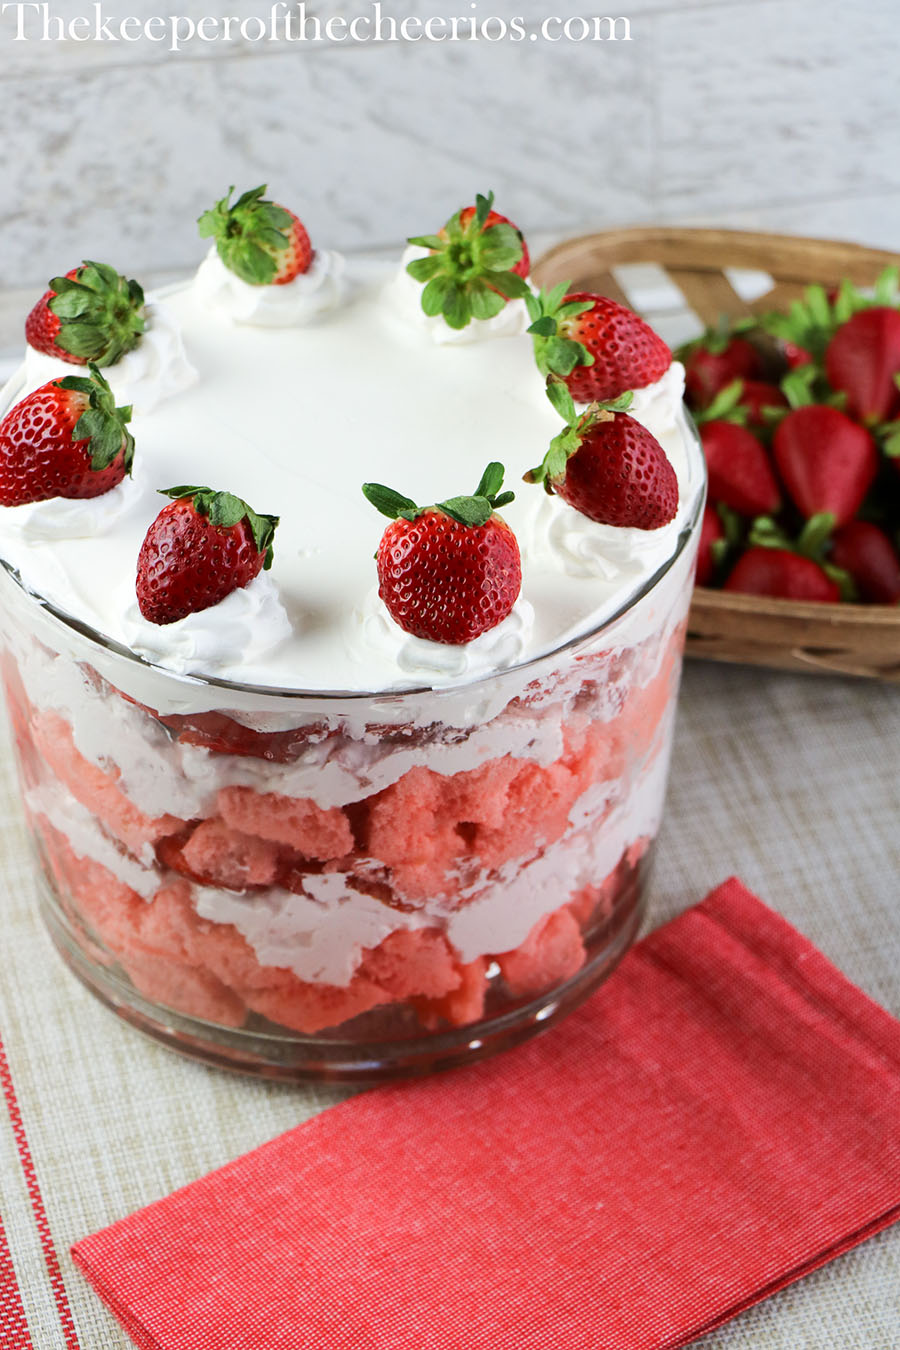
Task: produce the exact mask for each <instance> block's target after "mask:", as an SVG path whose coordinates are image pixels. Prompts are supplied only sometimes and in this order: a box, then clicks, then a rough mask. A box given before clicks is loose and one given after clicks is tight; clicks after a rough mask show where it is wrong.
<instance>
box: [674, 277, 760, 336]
mask: <svg viewBox="0 0 900 1350" xmlns="http://www.w3.org/2000/svg"><path fill="white" fill-rule="evenodd" d="M669 276H670V277H671V278H672V280H673V281H674V283H675V285H676V286H677V287H678V289H679V290H680V291H681V293H682V295H683V296H684V298H685V300H686V301H687V303H688V305H689V306H690V308H691V309H692V310H693V311H694V313H695V314H697V315H698V316H699V317H700V318H701V319H702V320H703V324H704V326H705V327H706V328H715V327H716V325H717V324H718V322H719V320H720V319H721V317H722V315H726V316H727V317H729V318H739V317H740V316H741V315H749V314H751V313H752V310H751V309H750V306H749V305H748V304H746V302H745V301H743V300H742V299H741V298H740V296H739V295H738V294H737V292H736V291H735V289H734V287H733V286H732V285H731V282H730V281H729V280H728V278H727V277H726V276H725V274H724V272H689V271H688V270H687V269H686V268H684V267H670V268H669Z"/></svg>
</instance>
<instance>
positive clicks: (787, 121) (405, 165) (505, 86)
mask: <svg viewBox="0 0 900 1350" xmlns="http://www.w3.org/2000/svg"><path fill="white" fill-rule="evenodd" d="M384 3H385V9H386V10H388V11H390V12H393V13H394V14H397V15H403V14H409V13H417V14H420V15H423V16H424V15H428V14H443V15H449V14H453V13H457V14H465V13H468V12H469V2H468V0H461V2H460V3H457V0H406V3H404V2H403V0H384ZM90 8H91V6H90V5H89V4H88V3H87V0H57V3H56V5H55V6H54V10H55V11H56V12H58V13H66V14H68V15H71V14H73V13H79V12H88V11H89V10H90ZM309 8H310V10H311V11H312V10H313V9H315V10H317V11H318V12H320V13H326V14H327V13H344V14H352V13H354V12H359V11H364V10H366V9H367V6H366V5H364V4H362V3H361V0H345V2H344V3H342V0H320V3H318V4H313V3H310V5H309ZM104 9H105V11H106V12H107V13H110V14H113V15H116V16H121V15H123V14H138V15H143V16H146V15H149V14H155V13H168V12H170V11H175V12H178V13H183V14H187V15H193V16H194V17H197V16H199V15H200V14H203V13H226V12H228V13H237V14H239V15H249V14H256V13H258V14H267V13H268V11H269V0H231V3H230V4H229V3H228V2H227V0H225V3H218V4H217V3H215V0H109V2H108V3H107V4H105V6H104ZM478 12H479V13H480V14H481V15H482V16H483V15H487V14H491V13H497V14H505V15H507V16H510V15H512V14H521V15H524V16H526V17H527V18H528V19H529V20H532V21H533V20H537V19H539V18H540V17H541V16H543V15H545V14H548V13H559V12H562V13H563V14H570V13H571V14H574V13H583V14H585V15H590V14H592V13H594V14H596V13H601V14H602V13H609V12H611V13H613V14H625V15H628V16H629V17H630V19H631V23H632V34H633V41H632V42H630V43H623V42H618V43H603V44H585V45H581V46H575V45H566V44H563V43H560V44H558V45H556V46H552V45H549V44H547V43H544V42H542V41H536V42H533V43H532V42H527V43H523V44H521V45H515V46H513V45H508V44H495V45H490V44H487V43H483V42H481V43H477V44H473V43H466V44H458V45H451V44H447V43H444V44H427V43H425V42H421V43H417V44H409V45H402V44H398V45H368V46H357V47H353V46H349V45H333V46H323V47H320V48H315V47H310V46H306V47H298V46H294V47H290V48H284V47H280V46H279V45H278V44H273V43H267V44H258V45H250V44H240V43H238V44H235V45H232V46H226V45H219V44H216V45H208V46H206V47H198V46H196V45H194V46H192V47H191V48H190V49H189V50H186V51H184V52H182V53H180V54H178V55H172V54H169V53H167V52H166V51H165V50H164V49H163V48H162V47H161V46H153V45H152V44H149V43H147V42H141V43H136V44H134V45H132V46H128V45H125V44H122V43H119V44H116V45H115V46H113V45H107V44H98V43H95V42H85V43H67V44H65V45H61V44H60V45H57V44H47V43H39V42H37V41H35V40H31V41H29V42H22V43H16V42H13V41H12V40H11V39H12V36H13V32H14V23H15V15H14V13H12V12H10V11H7V13H6V14H4V15H3V16H2V18H0V61H2V63H3V96H2V99H0V289H2V288H23V287H37V286H40V285H41V284H42V283H43V282H44V281H45V280H46V279H47V278H48V277H49V276H50V275H51V274H52V273H54V272H57V271H60V270H63V269H65V268H67V267H68V266H70V265H72V263H73V262H74V261H77V260H79V259H81V258H82V257H84V256H89V257H100V258H104V259H108V260H109V261H111V262H113V263H115V264H116V265H117V266H118V267H120V268H121V269H122V270H124V271H127V272H128V273H129V274H132V275H138V276H141V275H146V274H148V273H153V272H158V271H166V270H170V269H180V268H183V267H187V266H189V265H191V264H193V262H194V261H195V260H196V259H197V258H198V257H199V256H200V254H201V251H202V245H201V243H200V241H199V240H198V239H197V237H196V234H195V230H194V220H195V218H196V216H197V215H198V214H199V212H200V211H201V209H203V208H204V207H205V206H206V205H207V204H209V203H210V202H211V201H212V200H213V198H214V197H215V196H216V195H217V194H219V193H220V192H221V191H223V190H224V189H225V188H226V187H227V186H228V184H229V183H231V182H234V183H237V184H238V185H239V186H242V187H246V186H250V185H254V184H256V183H258V182H261V181H268V183H269V184H270V190H271V191H272V192H273V193H274V194H275V195H276V196H277V197H278V198H280V199H281V200H283V201H285V202H286V203H288V204H290V205H292V206H294V207H295V209H297V210H298V212H299V213H300V214H301V215H302V216H303V217H304V219H305V220H306V221H307V224H308V226H309V228H310V231H311V233H312V234H313V235H314V238H315V239H317V240H319V241H320V242H322V243H323V244H326V243H330V244H333V245H335V246H338V247H352V246H361V245H366V244H369V243H377V244H386V243H390V242H394V241H397V240H399V239H400V238H402V237H403V236H405V235H406V234H408V233H410V232H413V231H417V230H424V229H428V228H431V227H433V226H435V225H437V224H439V223H440V222H441V221H442V220H443V219H444V218H445V217H446V215H447V214H449V212H450V211H451V210H452V209H454V208H455V206H456V205H458V204H459V203H460V202H461V201H463V200H464V199H466V198H469V197H471V195H472V192H473V190H474V189H475V188H478V189H482V190H484V189H486V188H488V187H493V188H494V189H495V190H496V192H497V195H498V201H499V204H500V205H501V206H502V208H503V209H504V210H506V211H508V213H509V214H510V215H513V216H514V217H515V218H516V219H517V220H518V221H519V223H521V224H522V225H523V226H524V227H525V228H526V230H528V229H531V230H532V231H535V230H538V229H547V230H552V231H564V230H567V229H569V228H578V227H582V226H591V227H602V226H604V225H611V224H624V223H637V222H646V221H682V222H690V223H732V224H741V225H748V226H760V227H764V228H766V227H768V228H773V229H786V230H792V231H797V232H807V233H817V234H826V235H827V234H834V235H839V236H846V237H850V238H856V239H859V240H863V241H867V242H871V243H875V244H882V245H885V246H888V247H891V246H896V247H898V249H900V126H898V116H897V111H898V108H897V105H898V98H897V92H896V90H897V75H896V69H897V58H898V55H900V39H898V31H900V26H898V20H900V0H865V3H863V4H861V5H857V6H853V7H851V6H849V5H847V4H846V3H845V0H705V2H704V0H689V2H687V3H676V0H623V3H621V4H617V6H616V8H614V9H612V10H608V9H604V8H602V7H599V6H594V7H590V6H588V5H585V4H583V3H581V0H542V3H540V4H536V3H534V0H478Z"/></svg>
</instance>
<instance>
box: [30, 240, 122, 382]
mask: <svg viewBox="0 0 900 1350" xmlns="http://www.w3.org/2000/svg"><path fill="white" fill-rule="evenodd" d="M143 331H144V292H143V291H142V290H141V287H140V286H139V285H138V283H137V282H136V281H127V280H126V279H125V277H123V276H120V275H119V273H118V272H117V271H116V270H115V268H114V267H109V266H107V264H106V263H96V262H83V263H81V265H80V266H79V267H73V268H72V270H71V271H70V272H67V273H66V275H65V276H64V277H53V279H52V280H51V281H50V289H49V290H47V291H45V293H44V294H43V295H42V296H41V298H40V300H39V301H38V302H37V304H36V305H35V306H34V308H33V309H32V310H31V313H30V314H29V315H28V318H27V319H26V320H25V339H26V341H27V342H28V344H29V346H31V347H34V348H35V350H36V351H39V352H43V353H44V354H45V355H46V356H56V357H58V359H59V360H60V361H69V362H71V363H72V364H74V365H82V366H86V365H91V364H93V365H95V366H101V367H103V366H113V365H115V364H116V362H117V361H119V360H120V359H121V358H122V357H123V356H124V355H125V353H126V352H130V351H131V350H132V348H133V347H136V346H137V344H138V343H139V342H140V340H141V334H142V333H143Z"/></svg>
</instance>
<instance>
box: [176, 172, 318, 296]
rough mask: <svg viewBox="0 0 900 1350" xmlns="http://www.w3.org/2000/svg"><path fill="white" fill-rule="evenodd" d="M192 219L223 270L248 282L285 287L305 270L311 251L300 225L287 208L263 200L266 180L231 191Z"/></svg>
mask: <svg viewBox="0 0 900 1350" xmlns="http://www.w3.org/2000/svg"><path fill="white" fill-rule="evenodd" d="M232 192H234V188H233V187H230V188H229V189H228V195H227V196H226V197H223V198H222V199H221V201H218V202H216V204H215V206H213V207H211V208H210V210H209V211H204V212H203V215H202V216H201V217H200V219H199V220H198V221H197V227H198V229H199V232H200V237H201V239H210V238H211V239H214V240H215V241H216V250H217V252H218V254H219V257H220V258H221V259H222V262H223V263H224V264H225V266H226V267H227V268H228V270H229V272H234V274H235V276H238V277H240V279H241V280H242V281H246V282H247V284H248V285H250V286H285V285H287V283H288V282H289V281H293V280H294V278H295V277H298V276H300V275H301V274H302V273H303V272H306V271H308V270H309V266H310V264H311V262H312V260H313V257H314V253H313V249H312V246H311V244H310V242H309V235H308V234H307V233H306V229H305V227H304V225H303V223H302V221H300V220H299V219H298V218H297V216H295V215H294V213H293V211H288V210H287V209H286V208H285V207H283V206H278V205H277V203H275V202H271V201H269V200H267V198H266V196H265V192H266V185H265V183H264V184H263V185H262V186H261V187H257V188H250V190H249V191H248V192H244V193H242V195H241V196H240V197H238V199H237V201H236V202H235V203H234V205H232V204H231V194H232Z"/></svg>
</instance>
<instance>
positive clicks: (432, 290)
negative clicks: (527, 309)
mask: <svg viewBox="0 0 900 1350" xmlns="http://www.w3.org/2000/svg"><path fill="white" fill-rule="evenodd" d="M493 205H494V194H493V192H490V193H488V195H487V196H486V197H484V196H482V195H481V193H479V194H478V196H477V197H476V199H475V206H467V207H464V208H463V209H462V210H461V211H457V212H456V214H455V215H454V216H451V217H450V219H449V220H448V221H447V223H446V225H444V227H443V228H442V229H441V230H440V231H439V232H438V233H437V234H424V235H415V236H413V237H412V238H411V239H409V240H408V241H407V242H408V243H410V244H413V245H415V246H416V247H417V248H425V249H428V254H427V255H426V256H425V257H422V258H414V259H413V260H412V261H411V262H409V263H408V264H407V267H406V270H407V272H408V273H409V275H410V276H411V277H412V278H413V280H414V281H418V282H421V283H422V310H423V312H424V313H425V314H427V315H428V316H429V317H430V318H436V317H438V316H440V317H441V318H443V320H444V322H445V323H446V324H447V326H448V327H449V328H453V329H457V330H458V329H462V328H465V327H467V325H468V324H470V323H471V322H472V320H473V319H492V318H494V317H495V316H496V315H497V314H499V313H500V312H501V310H503V308H504V307H505V306H506V304H507V303H508V302H509V301H510V300H513V299H524V298H526V297H527V296H529V295H530V294H531V288H530V287H529V285H528V283H527V281H526V280H525V278H526V277H527V276H528V269H529V265H530V264H529V258H528V248H527V246H526V244H525V238H524V236H523V234H522V231H521V230H520V229H519V228H518V227H517V226H516V225H514V224H513V223H512V221H510V220H508V219H507V218H506V216H501V215H500V213H499V212H498V211H495V210H494V209H493Z"/></svg>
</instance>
